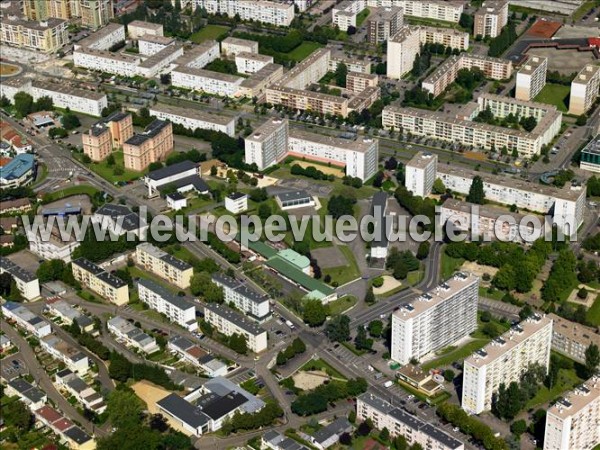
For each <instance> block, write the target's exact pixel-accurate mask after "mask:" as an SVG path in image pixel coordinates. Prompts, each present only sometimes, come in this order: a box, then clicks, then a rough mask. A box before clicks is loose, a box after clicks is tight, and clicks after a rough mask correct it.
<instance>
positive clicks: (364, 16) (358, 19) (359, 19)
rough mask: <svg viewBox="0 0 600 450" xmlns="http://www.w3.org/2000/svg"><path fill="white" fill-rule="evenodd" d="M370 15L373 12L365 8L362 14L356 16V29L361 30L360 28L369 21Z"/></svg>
mask: <svg viewBox="0 0 600 450" xmlns="http://www.w3.org/2000/svg"><path fill="white" fill-rule="evenodd" d="M369 14H371V11H369V8H365V9H363V10H362V11H361V12H359V13H358V15H357V16H356V28H360V26H361V25H362V24H363V22H364V21H365V20H366V19H367V17H369Z"/></svg>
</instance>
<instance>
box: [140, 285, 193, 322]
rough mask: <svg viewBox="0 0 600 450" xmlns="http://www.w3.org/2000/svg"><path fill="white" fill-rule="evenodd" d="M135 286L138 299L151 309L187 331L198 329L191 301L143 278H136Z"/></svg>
mask: <svg viewBox="0 0 600 450" xmlns="http://www.w3.org/2000/svg"><path fill="white" fill-rule="evenodd" d="M137 288H138V293H139V295H140V301H142V302H144V303H146V304H147V305H148V306H149V307H150V308H151V309H153V310H155V311H158V312H159V313H162V314H165V315H166V316H167V317H168V318H169V320H170V321H171V322H175V323H176V324H178V325H180V326H182V327H183V328H185V329H186V330H188V331H194V330H197V329H198V322H197V321H196V307H195V306H194V305H193V304H192V303H191V302H189V301H187V300H186V299H185V298H182V297H178V296H176V295H174V294H172V293H171V292H169V291H168V290H167V289H165V288H164V287H162V286H160V285H158V284H156V283H155V282H153V281H150V280H147V279H145V278H140V279H139V280H138V283H137Z"/></svg>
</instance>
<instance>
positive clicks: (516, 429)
mask: <svg viewBox="0 0 600 450" xmlns="http://www.w3.org/2000/svg"><path fill="white" fill-rule="evenodd" d="M510 431H512V432H513V433H514V434H515V435H516V436H521V435H522V434H523V433H525V432H526V431H527V422H525V421H524V420H523V419H520V420H515V421H514V422H513V423H512V424H511V425H510Z"/></svg>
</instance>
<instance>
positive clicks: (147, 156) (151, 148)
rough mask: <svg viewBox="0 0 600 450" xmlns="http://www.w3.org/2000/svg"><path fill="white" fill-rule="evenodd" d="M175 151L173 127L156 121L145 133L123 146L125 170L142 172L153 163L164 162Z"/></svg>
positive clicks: (134, 136) (130, 139)
mask: <svg viewBox="0 0 600 450" xmlns="http://www.w3.org/2000/svg"><path fill="white" fill-rule="evenodd" d="M172 150H173V125H172V124H171V123H170V122H166V121H164V120H158V119H157V120H154V121H153V122H152V123H151V124H150V125H148V126H147V127H146V128H145V129H144V132H143V133H140V134H135V135H133V136H132V137H130V138H129V139H127V141H125V143H124V144H123V159H124V162H125V168H126V169H131V170H135V171H137V172H141V171H142V170H144V169H145V168H146V167H148V166H149V165H150V164H151V163H153V162H156V161H162V160H163V159H165V157H166V156H167V155H168V154H169V153H170V152H171V151H172Z"/></svg>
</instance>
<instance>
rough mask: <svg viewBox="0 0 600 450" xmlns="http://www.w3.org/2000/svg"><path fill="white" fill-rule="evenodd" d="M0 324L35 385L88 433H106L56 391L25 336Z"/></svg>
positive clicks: (7, 325) (3, 321) (0, 322)
mask: <svg viewBox="0 0 600 450" xmlns="http://www.w3.org/2000/svg"><path fill="white" fill-rule="evenodd" d="M0 325H1V328H2V331H4V332H5V333H6V334H7V335H8V337H9V339H10V340H11V341H12V342H13V343H14V345H15V346H16V347H17V348H18V349H19V353H20V354H21V358H22V359H23V361H24V362H25V365H26V366H27V368H28V369H29V373H30V374H31V376H33V378H34V380H35V381H36V383H37V386H38V387H39V388H40V389H41V390H42V391H44V392H45V393H46V395H47V396H48V398H49V399H51V400H52V401H53V402H54V404H55V405H56V406H57V408H58V409H60V410H61V411H62V412H63V413H64V414H66V415H67V416H68V417H69V418H70V419H71V420H73V421H74V422H76V423H77V424H79V425H80V426H81V427H83V428H84V429H85V430H86V431H87V432H88V433H91V434H93V435H96V436H104V435H105V434H107V431H106V430H104V429H102V428H99V427H96V426H95V425H94V424H93V423H92V422H90V421H89V420H87V419H85V418H84V417H83V416H82V415H81V414H79V412H78V411H77V409H75V407H73V405H71V404H70V403H69V402H68V401H67V399H66V398H64V397H63V396H62V395H61V394H60V392H58V390H57V389H56V387H55V386H54V384H53V383H52V380H51V379H50V376H49V375H48V374H47V373H46V371H45V370H44V369H43V368H42V366H41V365H40V363H39V362H38V360H37V358H36V357H35V353H34V352H33V350H32V348H31V347H30V346H29V343H28V342H27V341H26V340H25V338H23V336H21V335H20V334H19V332H18V331H17V330H15V329H14V328H13V327H11V326H10V325H9V324H8V323H7V322H6V321H5V320H4V319H0Z"/></svg>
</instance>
